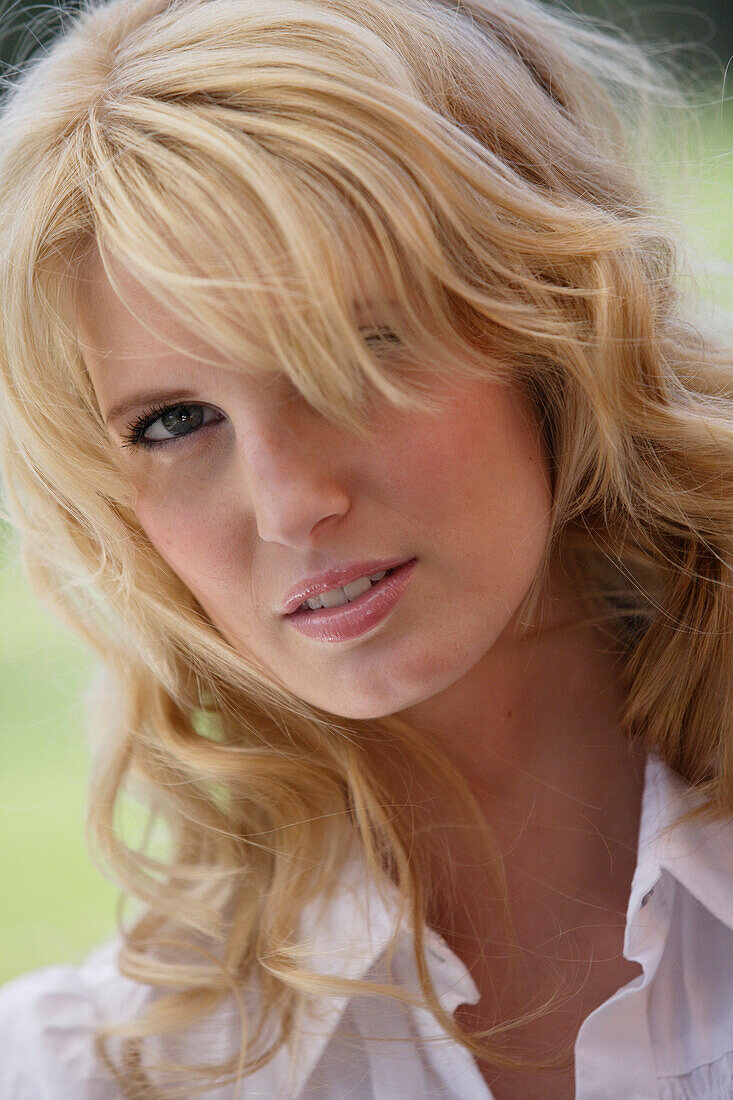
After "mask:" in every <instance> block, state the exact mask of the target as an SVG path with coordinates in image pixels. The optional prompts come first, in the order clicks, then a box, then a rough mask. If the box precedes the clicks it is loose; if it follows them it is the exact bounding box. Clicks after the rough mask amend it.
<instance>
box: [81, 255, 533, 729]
mask: <svg viewBox="0 0 733 1100" xmlns="http://www.w3.org/2000/svg"><path fill="white" fill-rule="evenodd" d="M126 286H127V290H126V294H125V297H126V301H128V302H129V303H130V306H131V309H132V312H129V311H128V310H127V308H126V307H125V306H124V305H123V304H122V302H121V301H120V300H119V299H118V298H117V296H116V295H115V294H114V292H113V290H112V288H111V286H110V285H109V283H108V282H107V280H106V277H105V276H104V274H103V272H102V271H101V268H99V269H98V271H97V282H96V284H95V285H94V289H93V292H92V294H91V297H90V298H89V300H88V303H87V306H88V308H87V318H88V326H89V329H88V334H89V337H90V340H91V342H92V343H93V345H94V346H95V347H96V349H97V352H98V353H99V354H97V355H96V356H95V355H94V354H92V355H91V356H90V357H89V369H90V373H91V376H92V380H93V383H94V386H95V389H96V392H97V394H98V397H99V401H100V407H101V409H102V411H103V413H104V411H105V410H106V409H109V408H110V407H111V406H112V405H113V404H114V403H116V402H118V401H119V400H120V399H121V398H123V397H127V396H131V395H133V394H134V393H135V392H136V391H138V390H142V389H149V388H150V386H151V383H153V384H154V385H155V387H156V388H158V387H160V388H164V387H165V386H167V385H168V384H170V386H171V389H173V387H181V386H186V387H188V388H191V389H195V390H196V392H197V394H199V395H200V396H199V399H200V400H201V401H203V402H207V403H210V404H212V405H213V406H215V407H216V408H217V409H219V410H221V412H223V413H224V414H225V416H226V418H227V420H226V422H225V423H223V424H219V425H216V426H213V427H208V426H205V427H203V428H201V429H200V430H199V432H198V434H193V433H192V434H191V435H190V436H189V438H187V439H185V440H181V441H176V442H175V443H170V444H165V445H164V446H162V447H160V448H158V449H157V450H154V451H145V450H143V449H142V448H140V449H138V450H137V451H134V450H133V449H132V448H130V449H128V450H127V451H126V455H127V456H128V462H129V468H130V471H131V475H132V476H133V477H134V479H135V482H136V484H137V486H138V489H139V493H138V497H137V503H136V513H137V515H138V517H139V519H140V521H141V523H142V525H143V527H144V529H145V532H146V534H147V535H148V537H149V539H150V540H151V542H152V543H153V545H154V546H155V547H156V548H157V549H158V551H159V553H160V554H161V556H162V557H163V558H164V559H165V560H166V561H167V562H168V563H169V564H170V566H171V567H172V568H173V569H174V570H175V572H176V573H177V574H178V575H179V576H180V577H181V579H182V580H183V581H184V582H185V583H186V585H187V586H188V587H189V588H190V590H191V591H192V592H193V593H194V595H195V596H196V598H197V599H198V601H199V602H200V604H201V605H202V607H203V608H204V609H205V610H206V611H207V612H208V614H209V615H210V617H211V619H212V620H213V622H214V623H215V624H216V625H217V626H218V627H219V628H220V629H221V631H222V633H223V634H224V636H225V637H226V638H227V639H228V640H229V641H230V642H231V643H232V644H233V645H234V646H236V647H238V648H240V649H242V650H245V651H248V652H252V653H254V654H256V655H257V657H258V658H260V659H262V660H264V661H265V662H266V663H267V665H268V666H269V667H272V668H273V669H276V670H277V673H278V675H279V676H280V677H281V678H282V679H283V681H284V682H285V683H286V684H287V685H288V687H289V688H290V689H291V690H292V691H293V692H295V694H297V695H299V696H300V697H302V698H303V699H305V700H307V701H308V702H310V703H312V704H315V705H317V706H319V707H322V708H324V709H326V710H329V711H332V712H335V713H337V714H340V715H343V716H346V717H375V716H378V715H383V714H389V713H393V712H396V711H400V710H402V709H403V708H405V707H408V706H411V705H414V704H418V703H420V702H421V701H423V700H425V699H428V698H429V697H430V696H431V695H433V694H435V692H437V691H440V690H442V689H444V688H447V687H448V686H449V685H450V684H451V683H453V682H454V681H456V680H457V679H459V677H461V676H462V675H463V674H464V673H466V672H467V671H468V670H469V669H471V668H472V667H473V666H475V665H476V663H477V662H480V661H481V659H482V657H483V656H484V654H485V653H486V652H487V651H488V650H490V649H491V647H492V646H493V645H494V643H495V642H496V641H497V639H498V638H499V637H500V636H501V635H502V633H503V632H504V631H505V630H506V629H507V626H508V624H509V623H510V621H511V619H512V616H513V615H514V612H515V611H516V608H517V606H518V605H519V603H520V601H521V599H522V597H523V596H524V595H525V593H526V592H527V589H528V588H529V585H530V583H531V581H532V578H533V577H534V574H535V573H536V571H537V567H538V565H539V563H540V560H541V556H542V552H543V549H544V546H545V542H546V539H547V533H548V524H549V511H550V506H551V497H550V481H549V472H548V469H547V462H546V459H545V457H544V455H543V453H542V451H541V447H540V441H539V435H538V432H537V429H536V427H535V425H534V422H533V420H532V416H531V412H530V410H529V408H528V407H527V405H526V403H524V402H523V400H522V399H521V398H520V396H519V394H518V393H517V392H514V391H513V390H512V391H510V390H508V389H506V388H505V387H502V386H500V385H499V384H497V383H485V382H483V381H481V382H474V381H471V382H470V383H462V384H461V385H460V387H457V386H455V385H454V386H452V387H450V388H448V387H447V386H444V387H443V389H442V391H440V390H439V387H438V386H437V384H436V392H441V396H442V397H443V399H444V401H445V404H444V407H443V408H442V409H441V411H440V413H439V414H438V415H437V416H430V415H429V414H424V413H404V412H402V411H399V410H393V409H391V407H389V406H388V405H387V403H386V402H384V403H383V404H384V408H381V409H380V410H379V411H380V416H379V423H378V427H377V431H376V433H375V436H374V437H373V439H370V440H369V441H367V442H361V441H359V440H357V439H355V438H354V437H353V436H351V435H349V434H348V433H345V432H343V431H342V430H341V429H340V428H338V427H334V426H333V425H330V424H328V423H327V422H326V421H325V420H324V419H323V418H322V417H320V416H318V415H317V414H316V413H315V411H314V410H312V409H310V408H309V407H308V406H307V405H306V403H305V402H304V401H303V400H302V399H301V398H300V397H299V396H297V395H296V396H295V397H294V396H293V393H292V392H288V390H287V389H286V382H285V380H284V379H283V380H282V381H281V382H278V383H276V384H275V386H274V387H273V386H272V385H269V386H268V387H267V388H266V389H265V392H264V394H263V393H262V384H261V383H260V382H258V381H257V380H256V379H251V378H250V379H248V378H245V377H243V376H242V375H238V374H237V373H236V372H234V371H231V370H227V369H224V368H218V367H217V368H214V367H210V366H208V365H202V364H200V363H198V362H196V361H195V360H194V359H193V358H191V359H190V360H188V361H187V359H186V357H185V356H181V355H180V354H178V353H176V352H171V351H170V349H168V348H167V347H166V346H165V344H163V343H162V342H160V341H159V340H157V339H156V338H155V337H154V336H153V335H151V333H149V332H148V331H147V330H146V328H145V327H144V326H143V325H142V324H141V323H140V321H138V320H137V319H136V316H133V314H135V315H137V316H140V317H153V318H155V324H156V326H158V325H159V324H160V321H161V319H163V320H164V321H165V334H166V336H173V337H174V339H175V341H176V343H177V344H178V345H179V346H180V345H183V346H187V344H188V345H190V346H191V347H192V349H193V350H199V349H198V346H196V341H194V340H193V339H192V338H191V337H190V335H187V333H186V331H185V329H184V327H183V326H182V325H180V324H179V323H178V322H177V320H176V319H175V318H173V317H172V315H170V316H167V317H166V316H165V315H164V312H163V311H162V309H161V307H160V306H158V305H157V304H156V303H154V301H153V300H152V299H150V298H149V297H148V296H147V294H146V292H144V291H143V289H142V288H141V287H140V286H139V285H137V284H133V283H132V281H131V280H130V279H129V278H128V280H127V284H126ZM141 411H144V410H141ZM127 419H128V420H129V417H128V418H127ZM109 426H110V429H111V431H112V433H113V435H117V436H119V432H120V431H121V429H122V427H123V425H122V424H120V423H115V424H110V425H109ZM395 555H396V556H399V557H403V556H404V558H405V559H407V558H411V557H417V558H418V559H419V563H418V566H417V569H416V570H415V573H414V575H413V578H412V582H411V584H410V586H409V588H408V590H407V592H406V593H405V595H404V596H403V598H402V599H401V600H400V602H399V604H398V605H397V607H396V608H395V609H394V611H393V612H392V614H391V615H390V616H388V619H387V620H385V621H384V622H383V623H382V624H381V625H380V627H379V628H378V629H377V630H376V631H375V632H374V634H373V635H372V636H370V637H369V638H366V639H364V640H361V639H354V640H351V641H349V642H347V643H337V644H330V643H322V642H317V641H314V640H313V639H310V638H306V637H304V636H303V635H301V634H299V633H298V632H297V631H295V630H293V629H292V627H291V626H290V625H289V624H288V623H287V622H286V621H284V620H283V619H282V618H281V617H280V616H279V615H278V613H277V608H278V606H279V604H280V603H281V601H282V598H283V596H284V594H285V592H286V591H287V590H288V589H289V588H290V586H291V585H292V584H293V583H294V582H295V581H297V580H298V579H299V578H300V577H302V576H304V575H306V574H308V573H311V572H314V571H316V570H318V569H320V568H321V567H323V566H328V565H329V564H332V563H337V562H343V561H350V560H354V559H357V558H371V557H392V556H395Z"/></svg>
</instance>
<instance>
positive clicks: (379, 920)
mask: <svg viewBox="0 0 733 1100" xmlns="http://www.w3.org/2000/svg"><path fill="white" fill-rule="evenodd" d="M691 794H692V796H693V797H695V796H694V793H693V792H690V791H689V788H688V787H687V785H686V784H684V783H683V782H682V781H681V780H680V779H679V778H678V777H677V776H676V775H674V773H672V772H671V771H670V770H669V769H668V768H666V767H665V766H664V764H662V762H661V760H659V758H658V757H656V756H654V755H653V754H650V755H649V757H648V759H647V763H646V770H645V782H644V794H643V800H642V813H641V822H640V829H639V844H638V854H637V866H636V871H635V874H634V878H633V882H632V887H631V896H630V898H629V904H628V909H627V916H626V935H625V940H624V955H625V956H626V958H627V959H631V960H635V961H637V962H638V963H640V965H641V968H642V970H643V975H640V976H639V977H637V978H635V979H634V980H633V981H631V982H629V983H628V984H626V985H625V986H623V987H622V988H621V989H619V990H618V991H617V992H616V993H615V994H614V995H613V996H612V997H610V998H609V999H608V1000H607V1001H605V1002H604V1004H602V1005H601V1006H600V1007H599V1008H597V1009H596V1010H595V1011H594V1012H592V1013H591V1014H590V1015H589V1016H588V1017H587V1019H586V1020H585V1021H584V1022H583V1024H582V1026H581V1028H580V1030H579V1033H578V1037H577V1041H576V1046H575V1059H576V1093H575V1100H652V1098H654V1100H733V821H732V820H728V821H726V822H723V823H721V824H716V825H708V826H705V827H701V826H700V825H694V826H689V825H687V826H685V827H683V828H679V829H675V830H674V832H673V833H672V834H671V835H668V836H667V837H659V836H658V834H659V832H660V830H661V829H662V828H664V827H665V826H666V825H668V824H669V823H671V822H673V821H675V820H676V819H677V818H678V817H679V815H680V814H681V812H682V810H683V809H687V808H688V807H689V805H690V803H689V801H687V798H688V797H689V796H690V795H691ZM392 901H393V899H391V898H390V897H389V896H388V897H387V898H386V899H384V900H383V899H382V897H381V896H380V895H379V894H378V892H377V891H376V889H375V888H373V887H372V886H370V885H368V884H367V883H366V880H365V878H364V866H363V863H362V862H361V860H360V859H359V858H358V857H357V856H356V855H355V857H354V859H353V860H352V861H351V862H348V863H346V864H345V865H344V869H343V872H342V876H341V877H340V881H339V886H338V890H337V892H336V894H335V895H334V896H333V898H332V900H331V901H330V902H328V904H323V905H317V906H311V907H310V909H308V910H307V911H306V912H304V913H303V915H302V918H301V931H302V933H303V938H304V939H308V938H311V939H313V940H314V941H315V942H316V943H317V944H318V950H319V958H318V962H317V964H316V968H317V969H318V970H320V971H322V972H323V973H324V974H346V975H347V976H350V977H366V978H368V979H370V980H382V981H386V980H387V977H388V972H387V969H386V966H387V961H386V956H385V951H384V948H385V945H386V943H387V941H388V939H389V936H390V932H391V929H392V927H393V910H392ZM426 934H427V943H428V946H429V955H428V961H429V965H430V968H431V972H432V975H433V979H434V981H435V985H436V989H437V991H438V993H439V996H440V999H441V1003H442V1004H443V1005H444V1006H445V1007H446V1008H447V1009H448V1010H449V1011H451V1012H452V1011H454V1010H455V1008H456V1007H457V1006H458V1005H459V1004H461V1003H463V1002H468V1003H471V1004H473V1003H475V1002H476V1001H477V1000H478V998H479V993H478V990H477V988H476V985H475V983H474V981H473V979H472V978H471V976H470V974H469V973H468V971H467V969H466V967H465V966H464V965H463V963H462V962H461V961H460V960H459V959H458V958H457V956H456V955H455V954H454V953H453V952H452V951H451V950H450V949H449V948H448V946H447V945H446V944H445V942H444V941H443V940H442V939H441V938H440V937H438V936H436V935H435V933H433V932H432V931H431V930H430V929H427V930H426ZM118 947H119V941H117V940H113V941H110V942H109V943H108V944H105V945H103V946H102V947H101V948H98V949H97V950H96V951H95V952H94V953H93V954H92V955H90V956H89V957H88V959H87V960H86V961H85V962H84V963H83V964H82V965H81V966H78V967H75V966H51V967H46V968H44V969H42V970H37V971H34V972H32V973H30V974H26V975H24V976H22V977H20V978H16V979H14V980H13V981H11V982H9V983H7V984H6V985H5V986H4V987H3V988H2V989H0V1100H120V1096H121V1093H120V1091H119V1089H118V1088H117V1086H116V1085H114V1084H113V1083H112V1082H111V1081H110V1080H109V1078H108V1077H107V1076H106V1074H105V1072H104V1071H103V1070H102V1068H101V1067H100V1066H99V1064H98V1063H97V1062H96V1060H95V1056H94V1051H93V1047H92V1042H91V1029H92V1027H93V1025H94V1024H95V1023H96V1022H98V1021H101V1020H103V1019H104V1020H110V1019H113V1018H115V1017H116V1018H117V1019H119V1018H129V1017H131V1016H133V1015H135V1014H136V1012H138V1011H139V1010H140V1009H141V1008H142V1006H143V1005H144V1003H145V1001H146V998H147V997H149V996H150V991H149V990H148V989H147V987H144V986H139V985H137V984H136V983H133V982H131V981H129V980H127V979H125V978H123V977H121V976H120V974H119V973H118V972H117V969H116V965H115V958H116V952H117V950H118ZM390 976H391V978H392V979H393V980H396V981H397V982H398V983H399V984H401V985H402V986H404V987H406V988H412V989H414V990H417V989H418V983H417V977H416V974H415V967H414V961H413V958H412V951H411V948H410V944H409V939H408V934H407V931H406V929H405V928H404V926H403V928H402V929H401V931H400V939H399V943H398V948H397V950H396V951H395V953H394V956H393V959H392V969H391V975H390ZM319 1008H320V1009H321V1011H320V1012H319V1014H318V1016H317V1017H316V1016H311V1017H308V1018H307V1022H304V1028H303V1035H302V1038H301V1040H300V1043H299V1045H298V1046H297V1047H296V1046H295V1045H291V1046H289V1047H287V1048H283V1049H281V1050H280V1052H279V1053H278V1055H277V1056H276V1057H275V1058H274V1059H273V1060H272V1061H271V1062H270V1063H269V1064H268V1065H267V1066H265V1067H263V1068H262V1069H261V1070H259V1071H258V1072H257V1073H255V1074H253V1075H251V1076H249V1077H247V1078H245V1081H244V1083H243V1085H242V1088H241V1090H240V1092H239V1093H238V1096H239V1097H241V1098H243V1100H249V1098H250V1097H263V1098H267V1100H345V1098H349V1100H424V1098H426V1097H438V1096H440V1097H446V1098H448V1100H492V1095H491V1092H490V1090H489V1088H488V1086H487V1085H486V1083H485V1082H484V1080H483V1078H482V1077H481V1075H480V1073H479V1072H478V1069H477V1067H476V1065H475V1063H474V1061H473V1059H472V1057H471V1055H470V1054H469V1053H468V1052H467V1051H466V1050H465V1049H464V1048H463V1047H461V1046H460V1045H458V1044H456V1043H454V1042H453V1041H452V1040H450V1039H448V1038H447V1037H446V1036H445V1035H444V1033H442V1032H441V1031H440V1029H439V1027H438V1025H437V1023H436V1021H435V1020H434V1018H433V1017H432V1015H431V1014H429V1013H427V1012H426V1011H424V1010H415V1009H412V1008H410V1007H409V1006H402V1005H400V1004H398V1003H397V1002H394V1001H390V1000H388V999H385V998H378V997H371V996H370V997H366V998H363V997H354V998H347V997H342V998H339V999H331V998H324V999H323V1000H322V1003H321V1005H320V1006H319ZM237 1025H238V1015H237V1011H236V1009H235V1008H233V1007H232V1006H225V1007H222V1008H220V1009H219V1010H217V1012H216V1013H214V1014H212V1015H211V1016H210V1017H209V1018H208V1019H207V1021H206V1024H205V1026H202V1027H200V1028H199V1030H198V1031H197V1033H196V1034H195V1035H186V1036H184V1037H183V1038H180V1037H179V1038H178V1039H174V1040H168V1041H167V1042H166V1045H165V1046H163V1045H162V1043H163V1040H160V1042H161V1046H160V1047H157V1048H156V1049H155V1053H156V1054H157V1055H162V1054H168V1055H170V1056H172V1057H174V1058H175V1057H180V1058H181V1059H182V1060H191V1061H193V1060H200V1061H203V1062H213V1061H215V1060H218V1059H219V1058H221V1057H222V1056H230V1055H231V1054H232V1053H233V1052H234V1051H235V1050H236V1044H237V1038H238V1026H237ZM382 1036H383V1037H384V1038H385V1039H390V1040H394V1039H395V1038H406V1039H407V1040H408V1041H407V1042H406V1043H394V1042H389V1043H387V1042H380V1041H379V1038H380V1037H382ZM441 1036H442V1041H441V1042H438V1043H435V1042H432V1041H430V1040H431V1037H441ZM367 1037H369V1038H367ZM206 1097H207V1100H234V1097H233V1095H232V1086H231V1085H230V1086H221V1087H217V1088H214V1089H213V1090H210V1091H209V1092H208V1093H206Z"/></svg>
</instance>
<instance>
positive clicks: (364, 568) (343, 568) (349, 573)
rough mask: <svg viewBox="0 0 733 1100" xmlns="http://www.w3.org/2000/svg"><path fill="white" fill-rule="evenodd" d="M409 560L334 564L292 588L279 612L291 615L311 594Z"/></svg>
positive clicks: (340, 585) (383, 559)
mask: <svg viewBox="0 0 733 1100" xmlns="http://www.w3.org/2000/svg"><path fill="white" fill-rule="evenodd" d="M409 560H411V559H409V558H382V559H381V560H380V559H374V558H372V559H371V560H369V559H365V560H363V561H355V562H352V563H351V564H347V565H340V566H334V567H332V568H331V569H327V570H325V571H324V572H322V573H317V574H315V575H314V576H311V577H304V578H303V579H302V580H301V581H299V582H298V584H296V585H294V586H293V587H292V588H291V589H290V591H289V592H288V594H287V596H286V597H285V599H284V600H283V602H282V604H281V606H280V609H279V613H280V614H281V615H291V614H292V613H293V612H294V611H297V610H298V608H299V607H300V606H301V604H304V603H305V601H306V600H307V599H309V598H310V597H311V596H317V595H318V594H319V593H320V592H327V591H329V590H330V589H333V588H341V587H343V585H345V584H349V583H350V582H351V581H355V580H358V579H359V577H371V576H374V574H375V573H381V572H382V571H386V570H387V569H396V568H397V567H398V566H400V565H404V564H405V563H406V562H407V561H409Z"/></svg>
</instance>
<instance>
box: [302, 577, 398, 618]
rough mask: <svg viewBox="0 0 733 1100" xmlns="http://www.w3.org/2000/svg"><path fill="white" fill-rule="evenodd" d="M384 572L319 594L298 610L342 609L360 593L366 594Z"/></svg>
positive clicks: (360, 578)
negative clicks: (307, 608)
mask: <svg viewBox="0 0 733 1100" xmlns="http://www.w3.org/2000/svg"><path fill="white" fill-rule="evenodd" d="M386 572H387V570H386V569H383V570H382V572H381V573H374V574H372V575H371V576H369V577H359V578H358V580H355V581H349V583H348V584H345V585H344V586H343V588H332V589H330V590H329V591H328V592H319V594H318V595H317V596H311V597H310V599H308V600H306V601H305V603H303V604H301V605H300V608H299V609H298V610H303V609H304V608H306V607H309V608H310V609H311V611H316V610H317V609H318V608H319V607H342V606H343V604H345V603H349V602H350V601H351V600H355V599H356V597H357V596H361V594H362V592H367V591H368V590H369V589H370V588H371V587H372V583H376V582H377V581H381V579H382V577H383V576H384V575H385V573H386Z"/></svg>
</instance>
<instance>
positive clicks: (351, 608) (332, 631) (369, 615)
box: [286, 558, 417, 642]
mask: <svg viewBox="0 0 733 1100" xmlns="http://www.w3.org/2000/svg"><path fill="white" fill-rule="evenodd" d="M416 565H417V558H412V559H411V560H410V561H408V562H405V563H404V565H401V566H400V567H399V568H398V569H395V571H394V573H390V575H389V576H388V577H382V579H381V580H380V581H377V583H376V584H374V585H372V587H371V588H370V589H369V591H367V592H362V593H361V595H360V596H357V597H356V599H355V600H352V601H350V602H349V603H346V604H342V606H341V607H321V608H317V609H316V610H315V611H311V610H309V609H307V610H305V611H300V610H298V611H293V612H292V613H291V614H290V615H288V616H286V618H287V620H288V622H289V623H290V625H291V626H292V627H293V629H294V630H297V631H298V632H299V633H300V634H305V635H306V637H308V638H314V639H315V640H316V641H317V642H346V641H349V640H350V639H352V638H360V637H361V636H362V635H364V634H367V633H371V632H373V631H374V630H375V629H376V627H377V626H378V625H379V624H381V623H382V622H383V621H384V620H385V619H387V617H388V616H389V614H390V612H391V611H392V609H393V608H394V607H395V605H396V604H397V603H398V601H399V599H400V597H401V596H402V595H403V593H404V592H405V591H406V589H407V587H408V585H409V583H410V580H411V578H412V574H413V573H414V571H415V567H416Z"/></svg>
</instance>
